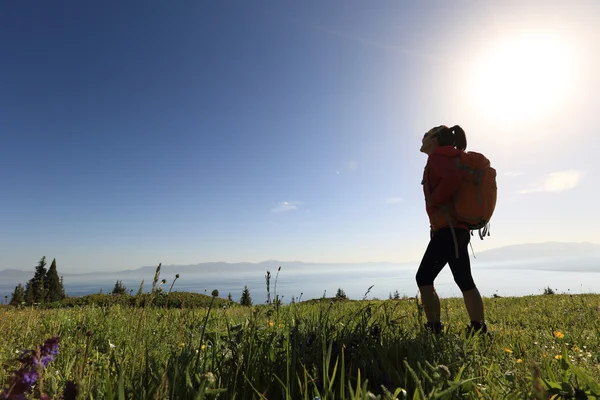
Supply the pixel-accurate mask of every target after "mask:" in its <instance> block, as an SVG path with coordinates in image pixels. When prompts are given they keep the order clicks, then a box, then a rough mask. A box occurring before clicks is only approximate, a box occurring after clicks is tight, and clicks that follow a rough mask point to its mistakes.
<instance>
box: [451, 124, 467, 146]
mask: <svg viewBox="0 0 600 400" xmlns="http://www.w3.org/2000/svg"><path fill="white" fill-rule="evenodd" d="M450 130H451V131H452V132H454V135H453V136H454V147H456V148H457V149H458V150H466V149H467V135H465V131H464V130H463V128H461V127H460V126H458V125H454V126H453V127H452V128H450Z"/></svg>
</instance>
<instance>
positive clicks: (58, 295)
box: [44, 258, 64, 302]
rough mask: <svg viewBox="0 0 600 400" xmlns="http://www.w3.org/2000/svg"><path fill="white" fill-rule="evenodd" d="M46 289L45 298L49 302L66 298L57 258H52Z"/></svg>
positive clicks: (45, 284) (47, 274)
mask: <svg viewBox="0 0 600 400" xmlns="http://www.w3.org/2000/svg"><path fill="white" fill-rule="evenodd" d="M44 289H45V291H46V296H45V300H46V301H48V302H54V301H59V300H62V299H63V298H64V297H63V288H62V284H61V282H60V278H59V277H58V272H57V271H56V258H55V259H53V260H52V264H51V265H50V269H48V272H47V273H46V277H45V279H44Z"/></svg>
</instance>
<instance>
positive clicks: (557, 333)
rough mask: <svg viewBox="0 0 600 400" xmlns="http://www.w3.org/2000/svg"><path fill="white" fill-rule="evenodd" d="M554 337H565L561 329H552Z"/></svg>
mask: <svg viewBox="0 0 600 400" xmlns="http://www.w3.org/2000/svg"><path fill="white" fill-rule="evenodd" d="M554 337H555V338H557V339H562V338H564V337H565V334H564V333H562V332H561V331H554Z"/></svg>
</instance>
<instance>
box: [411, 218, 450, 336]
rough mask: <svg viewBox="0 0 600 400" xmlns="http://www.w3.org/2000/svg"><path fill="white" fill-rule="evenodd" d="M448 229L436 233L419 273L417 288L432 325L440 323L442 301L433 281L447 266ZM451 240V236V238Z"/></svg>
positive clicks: (424, 256)
mask: <svg viewBox="0 0 600 400" xmlns="http://www.w3.org/2000/svg"><path fill="white" fill-rule="evenodd" d="M447 236H448V232H446V229H440V230H439V231H436V232H435V233H434V234H433V235H432V237H431V240H430V241H429V245H428V246H427V250H425V254H424V255H423V259H422V260H421V264H420V265H419V269H418V271H417V276H416V279H417V286H418V287H419V291H420V292H421V301H422V302H423V310H424V311H425V316H426V317H427V321H428V322H429V323H432V324H439V323H440V314H441V312H440V299H439V297H438V295H437V293H436V291H435V287H434V286H433V281H434V280H435V278H436V277H437V276H438V275H439V273H440V271H441V270H442V269H443V268H444V266H445V265H446V260H447V258H446V257H447V253H448V252H447V250H446V249H445V248H446V247H447V244H446V243H445V242H446V241H447V240H448V238H447ZM450 239H451V236H450Z"/></svg>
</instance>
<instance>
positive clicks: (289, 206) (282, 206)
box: [271, 201, 298, 213]
mask: <svg viewBox="0 0 600 400" xmlns="http://www.w3.org/2000/svg"><path fill="white" fill-rule="evenodd" d="M296 204H297V202H295V201H282V202H281V203H278V204H277V205H276V206H275V207H273V208H272V209H271V211H272V212H275V213H281V212H288V211H294V210H297V209H298V206H297V205H296Z"/></svg>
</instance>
